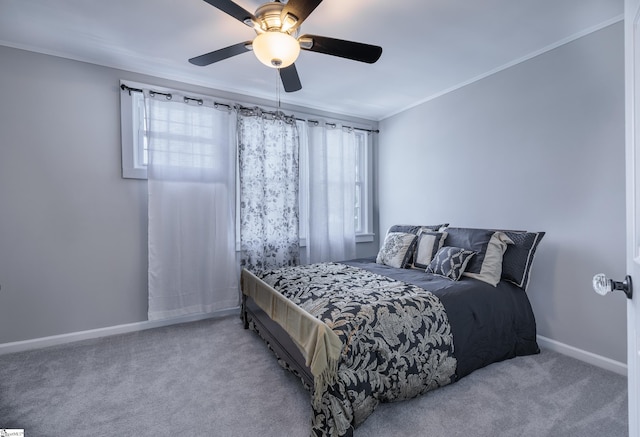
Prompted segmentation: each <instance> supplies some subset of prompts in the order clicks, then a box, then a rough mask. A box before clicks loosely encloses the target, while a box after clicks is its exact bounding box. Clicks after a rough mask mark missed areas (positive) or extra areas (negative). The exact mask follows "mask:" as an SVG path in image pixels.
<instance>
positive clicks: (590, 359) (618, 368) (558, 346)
mask: <svg viewBox="0 0 640 437" xmlns="http://www.w3.org/2000/svg"><path fill="white" fill-rule="evenodd" d="M538 345H539V346H540V348H542V349H549V350H552V351H554V352H558V353H561V354H563V355H568V356H570V357H572V358H575V359H578V360H580V361H584V362H586V363H589V364H593V365H594V366H597V367H601V368H603V369H606V370H610V371H612V372H615V373H617V374H619V375H623V376H627V365H626V364H625V363H621V362H619V361H615V360H612V359H610V358H606V357H603V356H601V355H596V354H594V353H591V352H587V351H585V350H582V349H578V348H577V347H573V346H569V345H567V344H564V343H560V342H559V341H555V340H551V339H550V338H546V337H543V336H541V335H538Z"/></svg>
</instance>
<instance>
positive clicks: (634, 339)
mask: <svg viewBox="0 0 640 437" xmlns="http://www.w3.org/2000/svg"><path fill="white" fill-rule="evenodd" d="M639 24H640V0H625V4H624V40H625V101H626V103H625V104H626V108H625V113H626V167H627V168H626V181H627V182H626V193H627V274H628V275H630V276H631V277H632V278H634V279H636V280H640V182H639V181H640V26H639ZM639 300H640V298H639V297H637V296H634V298H633V299H629V300H628V301H627V371H628V379H629V382H628V384H629V436H630V437H640V423H639V420H638V418H639V417H640V303H639Z"/></svg>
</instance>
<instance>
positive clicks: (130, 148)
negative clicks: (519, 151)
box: [120, 81, 374, 245]
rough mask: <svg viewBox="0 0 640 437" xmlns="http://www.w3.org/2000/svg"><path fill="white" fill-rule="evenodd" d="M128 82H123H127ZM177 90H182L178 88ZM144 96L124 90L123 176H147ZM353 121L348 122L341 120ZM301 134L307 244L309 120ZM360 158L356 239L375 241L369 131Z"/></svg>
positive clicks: (360, 134) (360, 139) (360, 137)
mask: <svg viewBox="0 0 640 437" xmlns="http://www.w3.org/2000/svg"><path fill="white" fill-rule="evenodd" d="M123 83H124V81H121V84H123ZM125 86H129V87H132V88H138V89H149V88H153V89H154V90H157V91H158V92H167V93H169V92H172V90H168V89H164V88H161V87H155V86H151V85H147V84H140V83H135V82H129V81H127V82H126V84H125ZM175 93H178V92H177V91H176V92H175ZM144 105H145V103H144V96H143V94H142V93H140V92H133V91H132V92H130V93H129V92H127V91H123V92H121V93H120V117H121V135H122V177H124V178H131V179H146V178H147V162H148V138H147V129H148V126H147V125H146V117H145V106H144ZM296 116H297V117H298V118H299V119H307V118H314V116H313V115H312V114H296ZM339 122H340V123H344V124H351V123H349V122H348V121H339ZM297 125H298V132H299V135H300V181H301V182H300V239H301V245H304V244H305V243H306V236H307V198H308V187H307V184H306V182H305V181H306V178H307V172H306V159H307V157H306V141H307V140H306V138H307V137H306V135H307V128H306V122H304V121H298V123H297ZM355 132H356V141H357V159H356V167H355V168H354V172H355V174H356V187H355V190H356V203H355V215H354V220H355V229H356V241H357V242H358V243H360V242H368V241H373V237H374V234H373V214H372V210H373V202H372V198H373V195H372V194H373V192H372V179H371V172H372V157H371V148H372V144H371V143H372V138H371V134H370V133H369V132H367V131H366V130H356V131H355Z"/></svg>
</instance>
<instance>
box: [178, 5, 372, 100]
mask: <svg viewBox="0 0 640 437" xmlns="http://www.w3.org/2000/svg"><path fill="white" fill-rule="evenodd" d="M204 1H206V2H207V3H209V4H210V5H211V6H213V7H215V8H218V9H220V10H221V11H222V12H225V13H227V14H229V15H231V16H232V17H233V18H235V19H237V20H238V21H240V22H242V23H244V24H245V25H247V26H249V27H251V28H252V29H253V30H255V32H256V34H257V36H256V37H255V38H254V39H253V40H252V41H245V42H241V43H238V44H234V45H232V46H229V47H225V48H223V49H219V50H215V51H213V52H210V53H206V54H204V55H200V56H196V57H195V58H191V59H189V62H191V63H192V64H194V65H199V66H205V65H209V64H213V63H214V62H218V61H222V60H224V59H227V58H230V57H232V56H236V55H240V54H242V53H246V52H247V51H250V50H253V52H254V54H255V55H256V57H257V58H258V60H260V62H262V63H263V64H265V65H267V66H269V67H272V68H277V69H278V71H279V73H280V79H281V80H282V84H283V85H284V90H285V91H286V92H294V91H298V90H300V89H302V84H301V83H300V77H299V76H298V71H297V70H296V66H295V64H294V62H295V60H296V59H297V58H298V55H299V54H300V49H302V50H307V51H311V52H316V53H324V54H326V55H332V56H339V57H341V58H346V59H352V60H354V61H360V62H366V63H369V64H373V63H374V62H376V61H377V60H378V59H379V58H380V55H381V54H382V47H378V46H373V45H369V44H363V43H359V42H353V41H345V40H341V39H336V38H329V37H326V36H318V35H309V34H305V35H302V36H298V33H300V25H301V24H302V22H303V21H304V20H306V19H307V17H308V16H309V15H310V14H311V12H313V10H314V9H315V8H316V7H317V6H318V5H319V4H320V3H322V0H289V1H288V2H286V3H282V2H281V1H280V0H276V1H272V2H268V3H265V4H263V5H261V6H259V7H258V9H256V12H255V14H252V13H251V12H249V11H247V10H245V9H244V8H243V7H241V6H239V5H238V4H236V3H234V2H233V1H231V0H204Z"/></svg>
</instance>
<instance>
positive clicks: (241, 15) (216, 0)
mask: <svg viewBox="0 0 640 437" xmlns="http://www.w3.org/2000/svg"><path fill="white" fill-rule="evenodd" d="M204 1H205V2H207V3H209V4H210V5H211V6H213V7H214V8H218V9H220V10H221V11H222V12H226V13H227V14H229V15H231V16H232V17H233V18H235V19H236V20H238V21H240V22H242V23H244V24H246V25H247V26H249V27H253V24H251V25H250V24H248V23H247V20H250V21H257V20H256V17H254V16H253V14H252V13H251V12H249V11H247V10H246V9H244V8H243V7H242V6H240V5H238V4H236V3H234V2H232V1H231V0H204Z"/></svg>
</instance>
